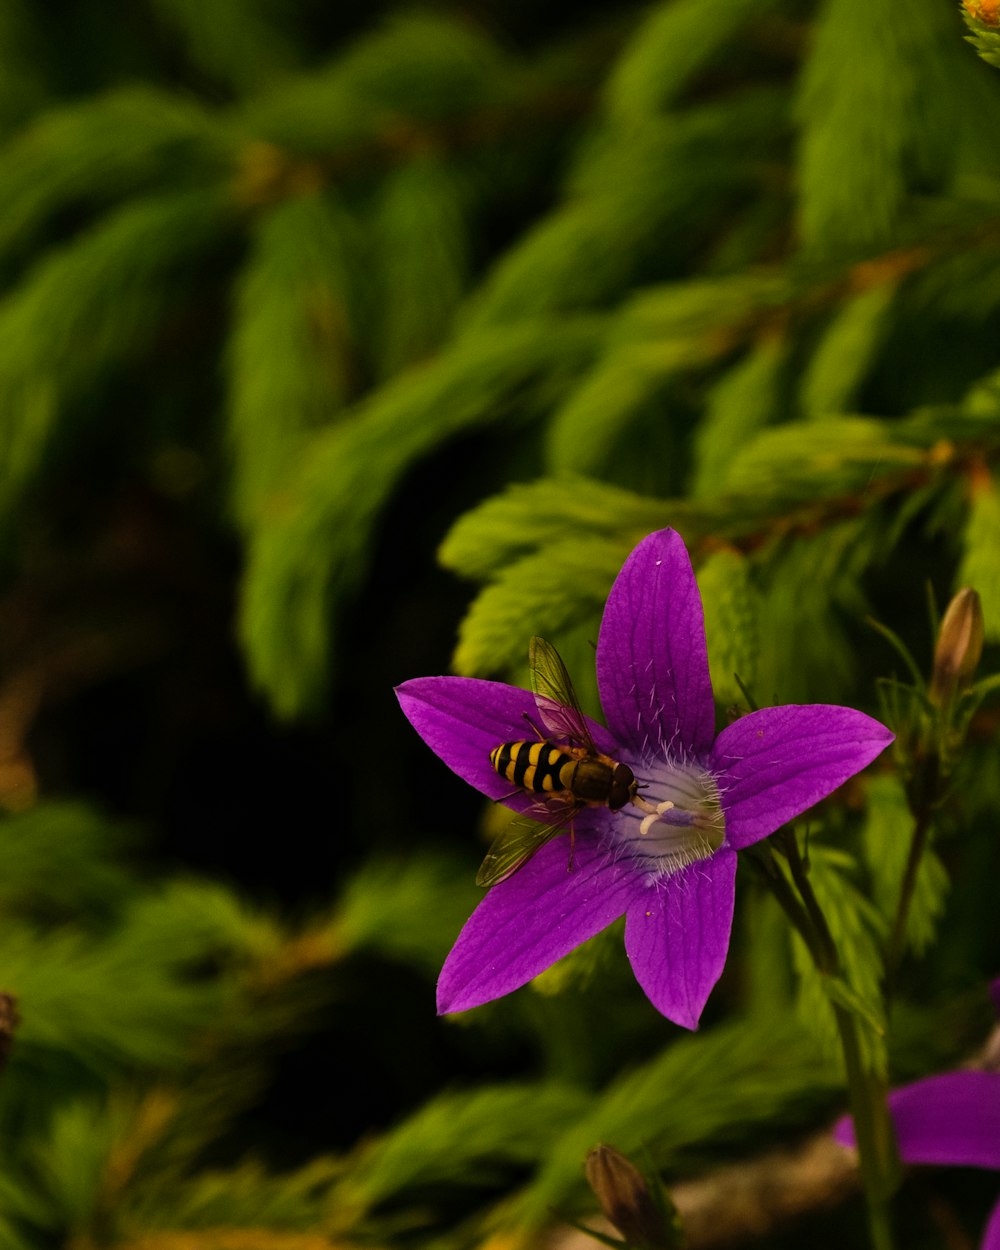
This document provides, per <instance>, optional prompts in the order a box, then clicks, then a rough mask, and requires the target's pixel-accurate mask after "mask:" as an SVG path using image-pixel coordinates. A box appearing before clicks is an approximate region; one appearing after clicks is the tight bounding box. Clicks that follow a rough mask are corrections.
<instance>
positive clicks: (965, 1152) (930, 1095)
mask: <svg viewBox="0 0 1000 1250" xmlns="http://www.w3.org/2000/svg"><path fill="white" fill-rule="evenodd" d="M991 994H992V997H993V1002H994V1005H995V1006H996V1008H997V1011H998V1013H1000V980H998V981H994V982H993V985H992V987H991ZM888 1102H889V1112H890V1114H891V1116H892V1122H893V1125H894V1126H895V1129H896V1141H897V1144H898V1146H899V1157H900V1158H901V1159H902V1160H903V1162H904V1163H927V1164H937V1165H941V1164H945V1165H950V1166H953V1167H971V1168H991V1169H993V1170H994V1171H996V1170H1000V1072H995V1071H974V1070H962V1071H958V1072H944V1073H942V1074H941V1075H939V1076H928V1077H925V1078H924V1079H923V1080H921V1081H914V1082H913V1084H912V1085H901V1086H900V1087H899V1089H894V1090H892V1091H891V1093H890V1094H889V1099H888ZM833 1133H834V1136H835V1137H836V1139H837V1141H839V1142H840V1143H841V1145H844V1146H854V1145H855V1140H854V1126H853V1124H852V1122H851V1118H850V1116H845V1117H844V1118H843V1119H842V1120H839V1121H838V1122H837V1124H836V1125H835V1127H834V1130H833ZM980 1246H981V1250H1000V1201H998V1202H997V1203H996V1205H995V1206H994V1208H993V1210H992V1212H991V1213H990V1217H989V1219H988V1220H987V1222H986V1230H985V1232H984V1234H983V1240H982V1242H981V1243H980Z"/></svg>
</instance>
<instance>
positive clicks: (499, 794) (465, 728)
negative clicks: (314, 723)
mask: <svg viewBox="0 0 1000 1250" xmlns="http://www.w3.org/2000/svg"><path fill="white" fill-rule="evenodd" d="M396 697H397V698H398V699H399V704H400V707H402V709H403V712H404V713H405V715H406V717H407V719H408V720H409V722H410V724H411V725H412V726H413V728H414V729H415V730H416V731H417V733H418V734H420V736H421V738H423V740H424V741H425V742H426V743H427V745H428V746H429V747H430V749H431V750H432V751H433V752H434V753H435V754H436V755H439V756H440V757H441V759H443V760H444V762H445V763H446V764H447V765H448V767H449V768H450V769H451V770H452V771H453V772H456V773H458V775H459V776H460V777H461V778H462V779H463V780H464V781H467V782H468V783H469V784H470V785H472V786H475V787H476V789H477V790H479V791H481V792H482V793H483V794H485V795H487V796H488V797H489V798H491V799H503V800H504V801H505V802H507V806H508V807H512V808H514V809H515V810H517V811H523V810H525V809H526V808H529V807H534V806H536V804H537V798H536V797H535V796H532V795H529V794H528V793H527V792H525V793H523V794H521V793H517V794H515V795H513V796H512V797H511V784H510V782H509V781H506V780H504V778H503V777H500V776H499V775H498V774H497V773H496V772H495V771H494V769H493V766H492V764H491V763H490V752H491V751H492V750H493V748H494V747H496V746H499V745H500V743H502V742H511V741H518V740H520V739H522V738H534V737H535V732H534V730H533V729H532V727H531V725H530V724H529V723H528V722H527V721H526V720H525V719H524V718H525V716H526V715H527V716H530V717H531V718H532V720H533V721H534V722H535V723H536V724H537V723H538V708H537V705H536V703H535V696H534V695H533V694H532V693H531V692H530V691H528V690H520V689H519V688H518V687H517V686H508V685H505V684H504V683H503V682H499V681H482V680H480V679H479V678H476V677H415V678H414V679H413V680H412V681H407V682H404V683H403V684H402V685H401V686H397V687H396ZM587 724H588V726H589V727H590V731H591V733H592V734H593V737H594V741H595V743H596V744H597V747H598V750H602V751H611V750H613V749H614V743H613V741H612V740H611V738H610V736H609V735H608V733H607V730H605V729H604V727H603V726H602V725H598V724H597V723H596V722H595V721H591V720H588V721H587ZM508 799H509V802H508Z"/></svg>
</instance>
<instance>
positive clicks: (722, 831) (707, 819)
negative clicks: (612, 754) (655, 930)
mask: <svg viewBox="0 0 1000 1250" xmlns="http://www.w3.org/2000/svg"><path fill="white" fill-rule="evenodd" d="M634 771H635V775H636V778H637V779H638V781H639V783H640V787H641V790H640V794H639V796H638V798H637V799H636V801H635V803H634V804H632V805H630V806H629V807H626V808H623V809H622V810H621V811H620V812H619V813H618V817H619V819H618V820H617V821H616V822H615V826H614V828H615V835H616V839H617V841H618V843H619V845H620V846H621V848H622V850H624V851H625V852H627V853H628V854H629V855H630V856H631V857H632V858H633V859H634V860H635V862H636V866H637V867H638V868H639V869H640V870H642V871H645V872H647V873H648V874H650V877H651V878H652V879H653V880H656V879H657V878H660V877H666V876H671V875H672V874H673V873H675V872H679V871H680V870H681V869H682V868H686V867H687V865H688V864H693V863H696V862H697V861H698V860H700V859H708V858H709V856H710V855H713V854H714V853H715V852H716V851H717V850H718V849H719V847H720V846H722V844H723V842H725V840H726V822H725V817H724V815H723V812H722V801H721V799H720V797H719V787H718V785H717V784H716V781H715V777H714V776H713V775H712V774H711V773H710V772H708V771H706V770H705V769H704V768H702V767H701V765H700V764H695V763H685V762H681V761H678V760H667V761H663V760H659V761H657V763H656V764H654V765H652V766H645V767H643V766H642V765H640V766H638V767H636V768H635V769H634ZM643 813H644V814H643ZM622 817H625V818H626V819H624V820H622V819H621V818H622Z"/></svg>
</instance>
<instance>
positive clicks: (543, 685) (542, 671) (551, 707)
mask: <svg viewBox="0 0 1000 1250" xmlns="http://www.w3.org/2000/svg"><path fill="white" fill-rule="evenodd" d="M528 667H529V668H530V669H531V689H532V691H533V692H534V695H535V706H536V707H537V708H538V715H539V717H540V718H541V721H542V724H543V725H544V726H545V729H546V731H547V732H548V733H550V734H551V735H552V737H553V738H568V739H570V740H571V741H573V742H574V743H577V744H578V745H580V746H582V747H585V748H586V749H587V750H588V751H590V752H593V751H594V740H593V738H592V737H591V734H590V730H589V729H588V728H587V718H586V717H585V716H584V714H583V712H582V710H581V708H580V700H579V699H578V698H577V696H576V691H575V690H574V689H573V683H572V681H571V680H570V676H569V673H568V672H567V671H566V665H565V664H564V663H563V662H562V658H561V657H560V655H559V652H558V651H557V650H556V649H555V647H554V646H552V644H551V643H550V642H546V641H545V639H544V638H532V640H531V643H530V644H529V646H528Z"/></svg>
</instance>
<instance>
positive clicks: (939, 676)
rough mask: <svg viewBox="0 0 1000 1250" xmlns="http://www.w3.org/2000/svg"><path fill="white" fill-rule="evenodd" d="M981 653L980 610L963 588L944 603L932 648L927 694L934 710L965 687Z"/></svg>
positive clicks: (975, 596) (972, 595) (973, 595)
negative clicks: (944, 606)
mask: <svg viewBox="0 0 1000 1250" xmlns="http://www.w3.org/2000/svg"><path fill="white" fill-rule="evenodd" d="M982 653H983V608H982V604H981V603H980V600H979V595H978V594H977V593H976V591H974V590H970V589H969V588H968V587H967V586H966V587H965V588H964V589H962V590H960V591H959V592H958V594H957V595H956V596H955V597H954V599H952V601H951V603H949V604H948V609H947V611H946V612H945V614H944V619H943V620H942V622H941V628H940V630H939V631H938V640H937V646H936V647H935V648H934V669H933V671H932V673H931V684H930V689H929V691H928V695H929V697H930V700H931V702H932V703H933V704H934V705H935V706H936V707H946V706H947V705H948V704H949V703H950V702H951V700H952V699H953V698H954V697H955V695H956V694H957V693H958V692H959V691H960V690H961V689H962V688H963V687H965V686H967V685H968V684H969V682H970V681H971V679H972V675H973V673H974V672H975V671H976V665H977V664H978V663H979V657H980V656H981V655H982Z"/></svg>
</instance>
